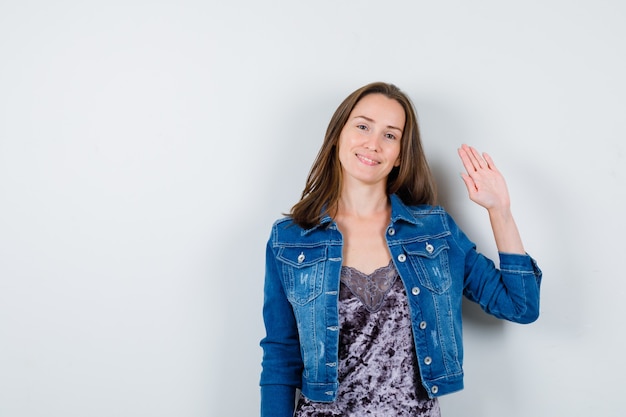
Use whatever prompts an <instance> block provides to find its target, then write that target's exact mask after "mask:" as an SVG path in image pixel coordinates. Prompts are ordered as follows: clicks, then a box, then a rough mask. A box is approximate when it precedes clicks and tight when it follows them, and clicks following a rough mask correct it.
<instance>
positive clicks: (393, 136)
mask: <svg viewBox="0 0 626 417" xmlns="http://www.w3.org/2000/svg"><path fill="white" fill-rule="evenodd" d="M385 137H386V138H387V139H395V138H396V135H394V134H393V133H387V134H386V135H385Z"/></svg>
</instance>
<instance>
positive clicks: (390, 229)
mask: <svg viewBox="0 0 626 417" xmlns="http://www.w3.org/2000/svg"><path fill="white" fill-rule="evenodd" d="M387 233H388V234H389V236H393V235H395V234H396V229H394V228H393V227H390V228H389V230H387Z"/></svg>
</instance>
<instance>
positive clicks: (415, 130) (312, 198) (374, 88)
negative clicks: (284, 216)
mask: <svg viewBox="0 0 626 417" xmlns="http://www.w3.org/2000/svg"><path fill="white" fill-rule="evenodd" d="M369 94H383V95H384V96H385V97H387V98H390V99H393V100H396V101H397V102H398V103H400V105H401V106H402V108H403V109H404V113H405V116H406V122H405V124H404V129H403V134H402V138H401V140H400V166H398V167H395V168H393V170H392V171H391V172H390V173H389V176H388V177H387V195H391V194H397V195H398V196H399V197H400V198H401V199H402V201H403V202H404V203H405V204H407V205H416V204H435V201H436V189H435V183H434V180H433V177H432V174H431V172H430V168H429V167H428V162H427V161H426V157H425V156H424V151H423V148H422V141H421V139H420V133H419V126H418V123H417V115H416V112H415V108H414V107H413V103H412V102H411V100H410V99H409V97H408V96H407V95H406V94H405V93H403V92H402V91H401V90H400V89H399V88H398V87H396V86H395V85H393V84H388V83H382V82H375V83H371V84H368V85H366V86H363V87H361V88H359V89H358V90H356V91H354V92H353V93H352V94H350V95H349V96H348V97H346V99H345V100H344V101H343V102H342V103H341V104H340V105H339V107H338V108H337V110H335V113H334V114H333V117H332V118H331V119H330V123H329V124H328V128H327V129H326V135H325V136H324V142H323V144H322V147H321V148H320V151H319V153H318V154H317V157H316V158H315V161H314V162H313V165H312V167H311V171H310V172H309V176H308V178H307V181H306V185H305V187H304V191H302V197H301V199H300V201H299V202H298V203H297V204H296V205H294V206H293V207H292V208H291V213H290V216H291V217H292V219H293V221H294V222H295V223H296V224H298V225H299V226H301V227H303V228H310V227H313V226H315V225H316V224H318V223H319V221H320V219H321V218H322V217H323V216H324V215H326V214H331V215H332V213H334V212H335V211H336V209H337V203H338V201H339V196H340V192H341V179H342V177H341V175H342V173H341V164H340V162H339V156H338V152H337V148H338V146H337V144H338V143H339V136H340V134H341V131H342V129H343V127H344V125H345V124H346V122H347V120H348V117H349V116H350V113H351V112H352V109H354V106H356V104H357V103H358V102H359V101H360V100H361V99H362V98H363V97H365V96H367V95H369Z"/></svg>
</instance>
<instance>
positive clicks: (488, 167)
mask: <svg viewBox="0 0 626 417" xmlns="http://www.w3.org/2000/svg"><path fill="white" fill-rule="evenodd" d="M458 152H459V156H460V157H461V161H463V166H464V167H465V171H466V172H464V173H461V177H462V178H463V181H464V182H465V186H466V187H467V192H468V193H469V198H470V200H472V201H473V202H475V203H476V204H479V205H481V206H483V207H484V208H486V209H487V210H492V209H493V210H508V209H509V207H510V205H511V201H510V197H509V191H508V189H507V186H506V182H505V181H504V177H503V176H502V174H501V173H500V171H498V168H496V165H495V163H494V162H493V159H491V157H490V156H489V155H488V154H487V153H483V154H482V155H481V154H480V153H479V152H478V151H477V150H476V149H475V148H473V147H471V146H468V145H465V144H463V145H462V146H461V148H460V149H459V150H458Z"/></svg>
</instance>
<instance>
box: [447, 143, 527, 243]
mask: <svg viewBox="0 0 626 417" xmlns="http://www.w3.org/2000/svg"><path fill="white" fill-rule="evenodd" d="M459 156H460V157H461V161H463V166H464V167H465V171H466V172H464V173H462V174H461V177H463V181H465V185H466V186H467V192H468V193H469V198H470V200H472V201H474V202H475V203H477V204H479V205H481V206H483V207H485V208H486V209H487V211H488V212H489V220H490V222H491V228H492V229H493V235H494V237H495V239H496V245H497V247H498V250H499V251H500V252H507V253H518V254H523V253H525V252H524V245H523V244H522V238H521V237H520V235H519V231H518V230H517V226H516V225H515V220H514V219H513V215H512V214H511V200H510V197H509V191H508V189H507V187H506V182H505V181H504V177H503V176H502V174H501V173H500V171H498V169H497V168H496V165H495V164H494V162H493V159H491V157H490V156H489V155H488V154H486V153H483V154H482V155H481V154H480V153H478V151H477V150H476V149H474V148H472V147H471V146H468V145H465V144H464V145H462V146H461V148H460V149H459Z"/></svg>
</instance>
